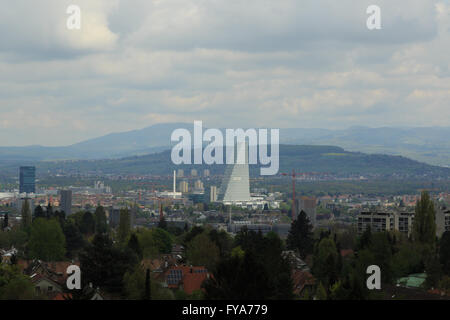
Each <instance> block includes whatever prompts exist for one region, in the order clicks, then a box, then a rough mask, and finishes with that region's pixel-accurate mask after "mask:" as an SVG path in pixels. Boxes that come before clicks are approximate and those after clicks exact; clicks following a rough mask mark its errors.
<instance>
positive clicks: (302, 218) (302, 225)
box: [287, 210, 314, 259]
mask: <svg viewBox="0 0 450 320" xmlns="http://www.w3.org/2000/svg"><path fill="white" fill-rule="evenodd" d="M312 229H313V226H312V225H311V223H310V222H309V219H308V216H307V215H306V213H305V211H303V210H302V211H300V214H299V215H298V217H297V219H296V220H294V221H293V222H292V224H291V229H290V230H289V235H288V238H287V247H288V248H289V249H291V250H296V251H298V253H299V254H300V257H301V258H302V259H305V258H306V256H307V255H308V254H310V253H312V250H313V244H314V240H313V232H312Z"/></svg>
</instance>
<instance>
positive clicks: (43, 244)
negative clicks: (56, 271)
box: [28, 218, 66, 261]
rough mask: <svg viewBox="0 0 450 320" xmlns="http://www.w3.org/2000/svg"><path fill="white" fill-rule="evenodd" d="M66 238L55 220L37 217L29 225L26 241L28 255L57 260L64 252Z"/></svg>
mask: <svg viewBox="0 0 450 320" xmlns="http://www.w3.org/2000/svg"><path fill="white" fill-rule="evenodd" d="M65 245H66V239H65V237H64V234H63V232H62V230H61V226H60V225H59V223H58V222H57V221H56V220H53V219H51V220H46V219H43V218H38V219H36V220H35V221H34V222H33V225H32V227H31V234H30V240H29V243H28V246H29V249H30V253H29V254H30V257H31V258H33V259H40V260H44V261H59V260H62V259H64V255H65V254H66V248H65Z"/></svg>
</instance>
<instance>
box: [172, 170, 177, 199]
mask: <svg viewBox="0 0 450 320" xmlns="http://www.w3.org/2000/svg"><path fill="white" fill-rule="evenodd" d="M176 188H177V172H176V171H175V170H173V196H174V197H175V191H176Z"/></svg>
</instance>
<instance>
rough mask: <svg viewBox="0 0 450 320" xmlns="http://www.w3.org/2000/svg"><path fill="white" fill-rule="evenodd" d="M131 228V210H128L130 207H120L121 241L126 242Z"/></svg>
mask: <svg viewBox="0 0 450 320" xmlns="http://www.w3.org/2000/svg"><path fill="white" fill-rule="evenodd" d="M130 229H131V218H130V211H129V210H128V208H123V209H120V218H119V240H120V242H124V241H125V240H126V239H127V238H128V235H129V233H130Z"/></svg>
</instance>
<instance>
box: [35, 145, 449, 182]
mask: <svg viewBox="0 0 450 320" xmlns="http://www.w3.org/2000/svg"><path fill="white" fill-rule="evenodd" d="M36 165H37V168H38V171H40V172H42V173H44V172H52V173H58V172H61V173H62V172H64V173H83V174H86V173H93V174H153V175H168V174H171V172H172V170H174V169H177V168H182V169H185V170H189V169H190V168H194V167H195V168H196V169H198V170H202V169H204V168H209V169H210V170H211V173H212V174H215V173H222V172H223V170H224V167H225V166H224V165H213V166H207V165H197V166H190V165H181V166H179V167H177V166H175V165H173V164H172V162H171V160H170V150H166V151H163V152H159V153H155V154H149V155H144V156H133V157H127V158H122V159H106V160H80V161H51V162H49V161H46V162H38V163H37V164H36ZM292 169H295V170H297V171H299V172H322V173H330V174H333V175H338V176H346V175H354V174H360V175H381V176H391V175H401V176H405V177H421V176H426V177H434V178H438V177H444V178H450V168H442V167H437V166H431V165H428V164H424V163H420V162H417V161H414V160H411V159H407V158H405V157H401V156H389V155H378V154H375V155H369V154H364V153H360V152H349V151H346V150H344V149H343V148H340V147H333V146H296V145H280V170H279V172H290V171H291V170H292ZM251 174H252V175H257V174H259V166H255V165H252V166H251Z"/></svg>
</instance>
